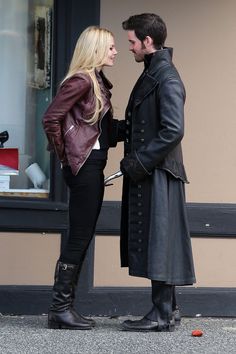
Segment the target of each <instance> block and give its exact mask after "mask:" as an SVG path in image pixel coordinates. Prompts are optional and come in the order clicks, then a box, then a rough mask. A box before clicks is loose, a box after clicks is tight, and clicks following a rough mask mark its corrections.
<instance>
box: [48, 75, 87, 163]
mask: <svg viewBox="0 0 236 354" xmlns="http://www.w3.org/2000/svg"><path fill="white" fill-rule="evenodd" d="M90 88H91V82H90V79H89V77H86V76H85V75H75V76H73V77H71V78H69V79H68V80H66V81H65V82H64V83H63V84H62V86H61V87H60V88H59V91H58V92H57V94H56V96H55V97H54V99H53V101H52V103H51V104H50V105H49V107H48V109H47V110H46V112H45V114H44V117H43V121H42V122H43V128H44V131H45V133H46V135H47V138H48V142H49V149H50V148H51V149H52V148H53V149H54V150H55V152H56V153H57V155H58V157H59V159H60V161H61V162H63V160H64V157H65V156H64V141H63V135H62V122H63V120H64V119H65V117H66V115H67V113H68V112H69V111H70V109H71V108H72V107H73V105H74V104H75V103H76V102H77V101H79V100H80V99H81V98H82V97H83V96H84V95H85V94H86V93H87V92H88V91H89V89H90Z"/></svg>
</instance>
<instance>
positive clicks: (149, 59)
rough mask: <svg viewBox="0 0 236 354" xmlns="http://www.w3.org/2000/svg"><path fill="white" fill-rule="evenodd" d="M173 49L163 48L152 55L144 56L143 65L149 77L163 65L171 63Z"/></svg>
mask: <svg viewBox="0 0 236 354" xmlns="http://www.w3.org/2000/svg"><path fill="white" fill-rule="evenodd" d="M172 56H173V48H168V47H164V48H163V49H161V50H157V51H156V52H154V53H151V54H148V55H145V58H144V65H145V68H146V70H147V72H148V74H149V75H153V74H154V73H155V72H156V71H159V70H160V69H161V68H162V67H163V66H164V65H166V64H170V63H171V62H172Z"/></svg>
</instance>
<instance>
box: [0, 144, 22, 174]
mask: <svg viewBox="0 0 236 354" xmlns="http://www.w3.org/2000/svg"><path fill="white" fill-rule="evenodd" d="M18 173H19V150H18V149H17V148H0V175H11V174H13V175H15V174H18Z"/></svg>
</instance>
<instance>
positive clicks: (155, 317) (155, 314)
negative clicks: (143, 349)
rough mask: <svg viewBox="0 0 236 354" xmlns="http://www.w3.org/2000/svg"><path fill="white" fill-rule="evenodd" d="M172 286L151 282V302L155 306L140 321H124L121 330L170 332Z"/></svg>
mask: <svg viewBox="0 0 236 354" xmlns="http://www.w3.org/2000/svg"><path fill="white" fill-rule="evenodd" d="M172 295H173V286H172V285H167V284H164V283H161V282H158V281H152V302H153V304H154V306H155V311H153V309H152V310H151V311H150V312H149V313H148V314H147V315H145V316H144V317H143V318H142V319H141V320H136V321H131V320H127V321H124V322H123V324H122V329H123V330H126V331H157V332H172V331H174V329H175V322H174V320H173V319H172Z"/></svg>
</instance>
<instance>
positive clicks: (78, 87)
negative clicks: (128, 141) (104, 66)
mask: <svg viewBox="0 0 236 354" xmlns="http://www.w3.org/2000/svg"><path fill="white" fill-rule="evenodd" d="M96 76H97V80H98V82H99V85H100V89H101V93H102V98H103V102H104V107H103V111H102V112H101V116H100V119H99V121H98V122H97V123H96V124H93V125H90V124H88V123H86V118H90V117H91V114H92V113H93V112H94V108H95V97H94V92H93V84H92V80H91V78H90V77H89V75H86V74H84V73H78V74H75V75H73V76H72V77H70V78H69V79H67V80H66V81H65V82H64V83H63V84H62V85H61V87H60V89H59V91H58V93H57V95H56V96H55V98H54V99H53V101H52V103H51V104H50V106H49V107H48V109H47V111H46V113H45V115H44V117H43V127H44V130H45V133H46V135H47V138H48V141H49V147H48V149H49V150H52V149H53V150H55V152H56V154H57V156H58V158H59V159H60V161H61V164H62V167H63V166H66V165H69V166H70V167H71V170H72V173H73V174H74V175H76V174H77V173H78V171H79V169H80V168H81V167H82V165H83V164H84V162H85V161H86V159H87V158H88V156H89V155H90V153H91V151H92V148H93V146H94V144H95V142H96V140H97V139H98V137H99V136H100V134H101V130H100V125H101V120H102V118H103V117H104V115H105V114H106V113H108V114H109V121H110V132H109V138H110V141H109V145H110V146H116V144H117V142H118V141H121V140H123V137H121V136H119V134H120V133H119V122H120V121H117V120H114V119H113V117H112V109H111V108H112V107H111V102H110V97H111V93H110V89H111V88H112V85H111V83H110V82H109V81H108V80H107V79H106V77H105V76H104V74H103V73H102V72H100V73H98V72H96Z"/></svg>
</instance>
